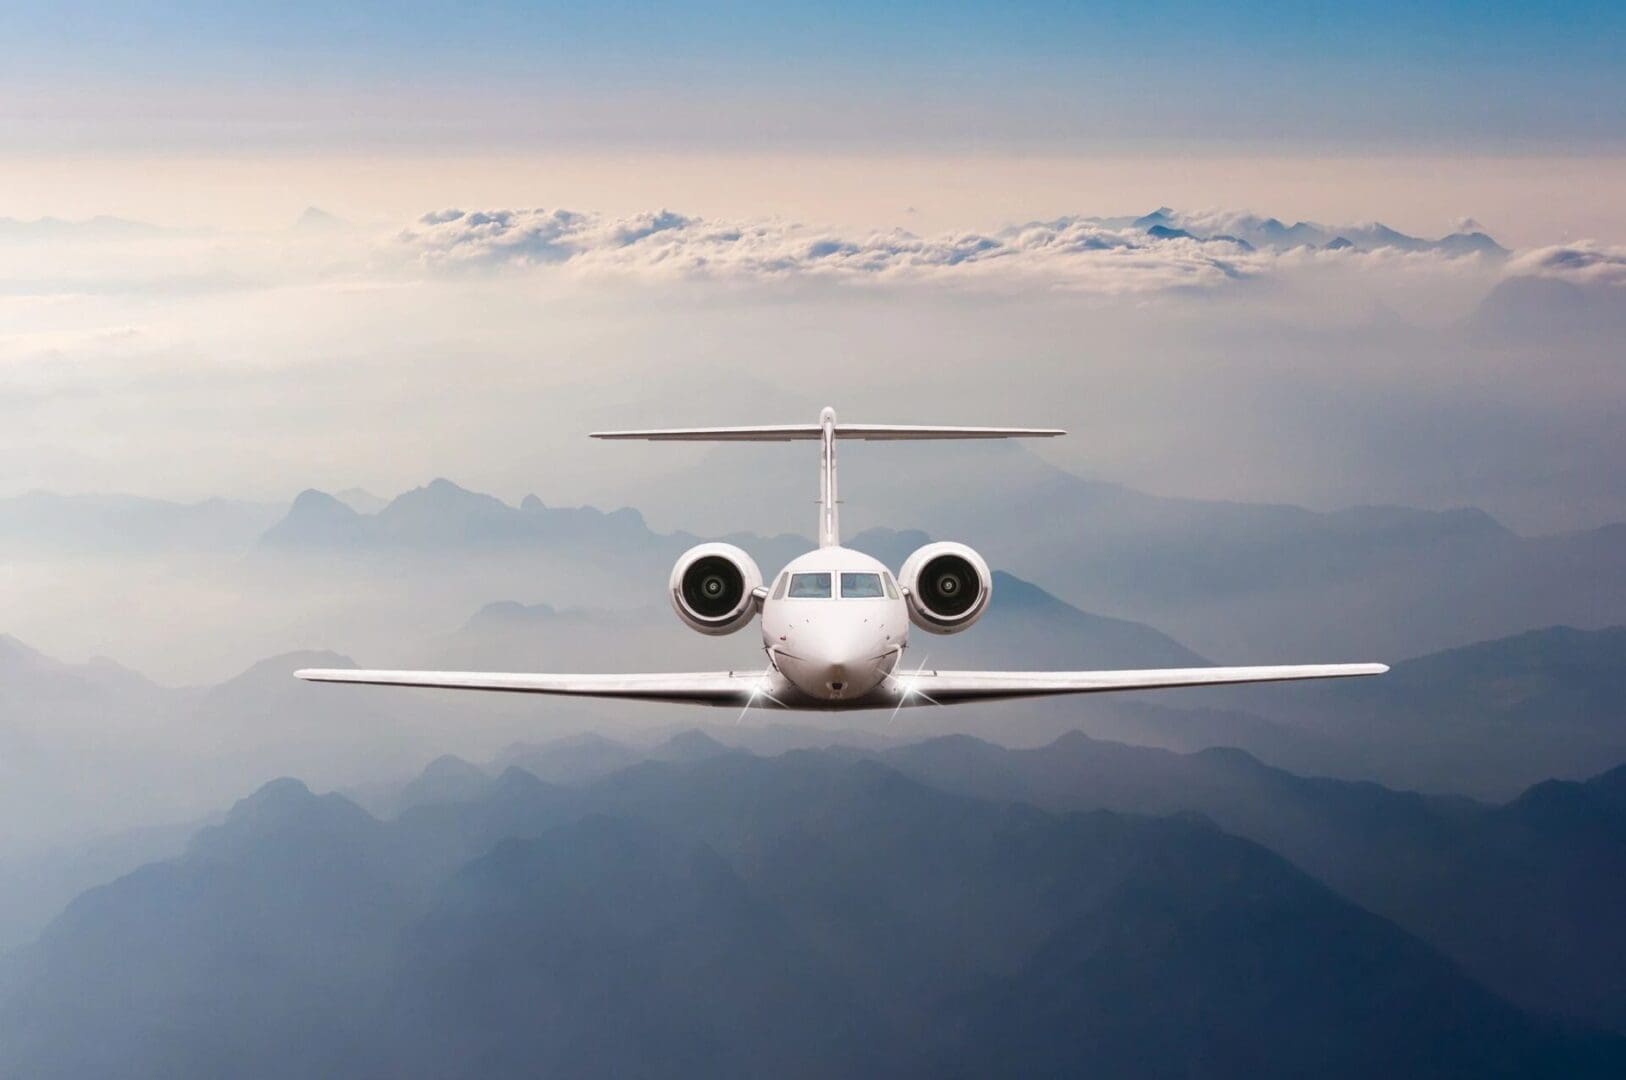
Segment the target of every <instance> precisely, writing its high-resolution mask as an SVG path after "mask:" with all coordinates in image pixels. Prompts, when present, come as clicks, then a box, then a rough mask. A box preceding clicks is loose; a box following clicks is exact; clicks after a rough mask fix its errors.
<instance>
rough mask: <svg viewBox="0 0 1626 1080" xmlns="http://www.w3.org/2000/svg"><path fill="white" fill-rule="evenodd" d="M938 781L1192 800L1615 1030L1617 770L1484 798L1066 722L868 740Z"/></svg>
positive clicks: (981, 792)
mask: <svg viewBox="0 0 1626 1080" xmlns="http://www.w3.org/2000/svg"><path fill="white" fill-rule="evenodd" d="M880 756H881V758H882V760H885V761H886V762H887V763H888V764H890V765H892V766H894V767H896V768H898V769H900V770H901V771H903V772H905V773H906V774H908V775H910V776H912V777H914V778H916V779H918V780H920V781H922V782H924V783H928V784H931V785H933V786H935V787H940V788H942V789H944V790H948V791H954V792H959V793H962V794H967V795H974V796H977V797H980V798H990V799H1007V800H1020V801H1024V802H1031V803H1033V804H1035V805H1038V806H1041V807H1044V808H1046V809H1049V810H1053V811H1069V810H1093V809H1108V810H1114V811H1120V812H1123V811H1128V812H1135V813H1153V814H1178V813H1199V814H1202V815H1204V816H1205V817H1208V818H1210V819H1212V820H1213V821H1215V822H1216V823H1218V824H1219V825H1220V826H1221V827H1222V828H1224V829H1226V830H1228V831H1230V832H1233V833H1236V834H1237V835H1239V836H1245V837H1247V838H1249V839H1251V840H1254V841H1256V842H1258V843H1260V844H1263V845H1264V846H1266V847H1268V848H1270V849H1271V850H1273V851H1276V852H1278V853H1280V854H1282V855H1283V856H1285V857H1286V858H1288V859H1290V860H1291V861H1292V862H1293V863H1295V864H1296V865H1298V866H1300V867H1303V868H1304V869H1306V870H1308V871H1309V872H1310V873H1312V874H1314V875H1315V876H1316V877H1318V878H1320V879H1321V880H1322V881H1324V882H1326V883H1327V884H1328V885H1330V886H1332V887H1333V888H1334V889H1336V890H1338V891H1339V892H1340V893H1342V894H1343V895H1345V896H1348V897H1350V898H1351V899H1353V900H1355V901H1356V902H1357V903H1359V904H1361V905H1362V906H1364V907H1366V908H1369V909H1370V910H1372V911H1375V912H1378V913H1379V914H1381V915H1384V916H1386V917H1389V918H1392V919H1395V920H1396V921H1398V922H1399V923H1400V924H1401V925H1402V926H1404V927H1405V928H1407V929H1408V930H1411V931H1412V932H1414V933H1417V934H1418V935H1420V936H1421V937H1422V938H1423V939H1424V940H1426V941H1428V942H1429V943H1430V944H1432V945H1434V946H1435V947H1437V948H1440V949H1442V950H1443V951H1445V952H1446V953H1447V954H1448V955H1450V956H1451V957H1452V958H1453V959H1455V960H1456V961H1457V962H1458V963H1460V964H1462V965H1463V967H1464V968H1465V969H1466V970H1467V971H1469V972H1470V973H1472V974H1474V975H1475V976H1477V977H1479V978H1481V979H1483V980H1485V981H1486V982H1487V983H1488V984H1489V985H1490V986H1491V987H1492V988H1493V989H1495V990H1497V991H1498V992H1500V993H1502V994H1505V995H1506V996H1508V997H1509V998H1511V999H1513V1000H1515V1001H1518V1002H1520V1003H1521V1004H1523V1005H1525V1006H1526V1007H1528V1008H1532V1009H1536V1010H1538V1011H1544V1012H1555V1013H1565V1014H1568V1015H1571V1016H1576V1017H1580V1018H1583V1019H1586V1020H1588V1021H1591V1022H1593V1023H1597V1024H1603V1025H1607V1026H1609V1027H1611V1028H1613V1029H1615V1030H1618V1031H1622V1032H1626V981H1623V980H1622V979H1621V977H1620V972H1621V971H1622V970H1626V920H1623V919H1622V918H1621V916H1620V912H1621V911H1623V910H1626V766H1623V767H1621V768H1617V769H1614V770H1612V771H1611V772H1609V773H1606V774H1604V775H1602V776H1599V777H1597V778H1595V779H1593V780H1590V781H1587V782H1585V783H1568V782H1559V781H1548V782H1545V783H1542V784H1539V785H1537V786H1535V787H1533V788H1531V789H1530V790H1528V791H1526V792H1525V793H1524V794H1522V795H1521V796H1519V797H1518V798H1517V799H1515V800H1513V801H1512V802H1510V803H1508V804H1506V805H1503V806H1499V807H1493V806H1489V805H1486V804H1481V803H1474V802H1471V801H1469V800H1466V799H1457V798H1441V797H1429V796H1421V795H1417V794H1413V793H1410V792H1404V791H1395V790H1392V789H1389V788H1385V787H1381V786H1379V785H1376V784H1372V783H1369V782H1360V783H1357V782H1348V781H1338V780H1325V779H1306V778H1302V777H1298V776H1294V775H1292V774H1291V773H1287V772H1284V771H1282V770H1280V769H1273V768H1270V767H1268V766H1266V765H1263V764H1261V763H1260V762H1259V761H1257V760H1256V759H1254V758H1251V757H1249V756H1248V755H1246V754H1243V753H1241V752H1239V751H1235V750H1209V751H1204V752H1202V753H1199V754H1191V755H1184V754H1172V753H1169V752H1168V751H1164V750H1156V749H1150V748H1145V747H1130V746H1122V745H1119V744H1115V743H1105V742H1097V741H1094V740H1091V739H1087V738H1085V737H1083V736H1082V735H1077V734H1074V735H1069V736H1066V737H1064V738H1062V739H1060V740H1058V741H1057V742H1055V743H1054V744H1052V745H1050V746H1047V747H1043V748H1041V749H1037V750H1006V749H1003V748H1000V747H997V746H992V745H990V744H988V743H984V742H979V741H978V740H975V739H970V738H966V737H964V736H958V737H948V738H942V739H936V740H931V741H928V742H924V743H920V744H916V745H911V746H905V747H900V748H897V749H895V750H889V751H885V752H883V753H882V754H881V755H880Z"/></svg>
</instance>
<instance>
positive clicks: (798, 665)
mask: <svg viewBox="0 0 1626 1080" xmlns="http://www.w3.org/2000/svg"><path fill="white" fill-rule="evenodd" d="M866 629H867V627H866V626H865V625H863V624H860V625H859V626H857V627H843V628H836V627H821V628H820V632H819V633H816V634H807V635H806V636H805V637H804V638H803V639H802V640H798V641H795V642H791V643H790V644H791V646H792V648H791V650H789V651H792V652H794V654H795V657H796V659H795V660H794V661H793V662H787V663H786V664H784V668H785V673H786V674H787V675H788V676H790V678H791V681H792V682H794V683H796V685H797V686H798V687H799V688H800V689H801V690H802V691H803V692H804V693H806V694H808V695H810V696H812V697H816V698H821V699H824V700H831V701H840V700H850V699H852V698H856V697H861V696H863V695H864V694H867V693H869V692H870V691H871V690H873V689H874V688H875V687H876V685H877V684H878V683H880V681H881V679H882V678H884V677H885V674H886V672H885V670H884V668H883V667H882V666H881V663H880V661H879V660H877V659H876V657H877V656H878V655H879V654H881V653H883V652H884V651H885V650H884V649H883V648H882V647H881V645H880V643H878V642H877V641H875V640H873V639H874V638H875V637H877V636H879V635H875V634H867V633H865V632H864V631H865V630H866Z"/></svg>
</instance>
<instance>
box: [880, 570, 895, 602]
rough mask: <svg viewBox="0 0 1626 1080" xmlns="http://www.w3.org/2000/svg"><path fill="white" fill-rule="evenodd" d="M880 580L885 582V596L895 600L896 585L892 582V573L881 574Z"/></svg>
mask: <svg viewBox="0 0 1626 1080" xmlns="http://www.w3.org/2000/svg"><path fill="white" fill-rule="evenodd" d="M881 580H882V581H884V582H886V598H887V599H888V600H896V599H897V598H898V587H897V586H896V585H894V584H893V583H892V575H891V574H882V575H881Z"/></svg>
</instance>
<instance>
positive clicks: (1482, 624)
mask: <svg viewBox="0 0 1626 1080" xmlns="http://www.w3.org/2000/svg"><path fill="white" fill-rule="evenodd" d="M873 453H875V451H873V450H872V449H871V448H869V447H868V446H866V445H865V444H862V443H855V444H854V446H853V447H852V448H850V449H844V450H843V454H844V457H843V466H844V472H843V478H842V480H843V483H842V494H843V498H844V500H845V503H844V506H843V515H844V520H845V522H846V523H847V528H848V530H849V532H850V533H851V534H852V535H853V536H855V537H857V536H858V535H860V534H862V533H863V532H864V531H865V530H866V529H867V528H870V527H874V526H881V527H885V528H889V529H898V528H902V527H904V526H908V527H910V528H912V529H918V530H921V533H922V535H930V536H931V537H932V538H934V539H955V540H961V541H964V542H967V543H970V544H971V545H972V546H973V547H975V548H976V549H977V550H978V551H980V552H982V553H983V555H984V556H985V557H986V558H987V559H988V560H989V562H990V563H991V564H992V565H994V566H998V567H1000V568H1002V569H1005V570H1007V571H1009V572H1011V573H1013V574H1016V575H1017V576H1019V577H1022V578H1024V579H1026V580H1028V581H1032V582H1035V583H1037V584H1039V585H1041V586H1043V587H1044V588H1045V589H1046V590H1048V591H1049V592H1051V593H1053V594H1054V595H1056V596H1058V597H1059V598H1061V599H1062V600H1065V601H1066V602H1068V603H1070V604H1073V605H1075V606H1077V607H1079V608H1081V609H1083V610H1086V611H1093V612H1099V613H1102V614H1108V615H1112V616H1116V617H1119V618H1124V619H1130V620H1134V621H1136V622H1141V623H1146V624H1149V625H1152V626H1156V627H1158V628H1159V629H1160V630H1162V631H1164V632H1165V633H1168V634H1170V635H1172V636H1173V637H1175V638H1177V639H1178V640H1180V641H1181V642H1183V643H1184V644H1185V645H1187V646H1189V647H1190V648H1192V649H1193V650H1195V651H1196V652H1198V653H1201V654H1202V655H1204V656H1207V657H1210V658H1211V659H1213V660H1214V661H1216V662H1221V663H1249V662H1259V661H1260V660H1261V659H1269V660H1272V661H1282V662H1287V661H1303V662H1321V661H1326V660H1327V659H1329V658H1336V659H1349V658H1354V659H1360V658H1369V659H1380V660H1388V659H1393V658H1397V657H1405V656H1415V655H1419V654H1422V653H1426V652H1432V651H1435V650H1438V649H1443V648H1450V647H1454V646H1457V645H1460V644H1462V643H1463V642H1464V641H1467V640H1475V639H1483V638H1491V637H1500V636H1503V635H1507V634H1512V633H1518V632H1521V631H1524V630H1527V629H1529V628H1530V627H1532V626H1548V625H1553V624H1555V623H1565V624H1568V625H1572V626H1583V627H1601V626H1609V625H1614V624H1618V623H1623V622H1626V543H1621V542H1620V535H1619V534H1620V533H1621V532H1622V530H1623V529H1626V526H1622V527H1609V528H1604V529H1595V530H1586V531H1583V532H1577V533H1570V534H1562V535H1557V536H1548V537H1533V538H1527V537H1521V536H1519V535H1517V534H1515V533H1513V532H1512V531H1510V530H1509V529H1507V528H1506V527H1505V526H1503V525H1502V524H1501V523H1500V522H1498V521H1497V520H1496V519H1495V518H1493V517H1491V516H1490V515H1488V514H1486V513H1484V512H1483V511H1480V510H1475V509H1469V508H1464V509H1458V510H1444V511H1431V510H1417V509H1410V508H1405V507H1394V506H1363V507H1353V508H1349V509H1344V510H1337V511H1330V512H1322V511H1315V510H1309V509H1305V508H1303V507H1297V506H1289V505H1270V504H1260V503H1237V502H1224V501H1218V500H1205V499H1186V498H1173V497H1162V496H1155V495H1149V494H1146V493H1144V492H1140V491H1136V490H1133V489H1131V488H1127V487H1124V486H1122V485H1118V484H1112V483H1106V482H1102V481H1097V480H1089V479H1084V478H1081V477H1079V476H1075V475H1073V474H1071V473H1068V472H1066V471H1065V470H1062V469H1059V468H1056V467H1055V466H1053V465H1051V464H1049V463H1048V462H1046V461H1044V460H1043V459H1042V458H1040V457H1038V456H1036V455H1035V454H1033V453H1032V452H1030V451H1027V450H1025V449H1023V448H1021V447H1018V446H1004V447H998V446H996V447H986V446H967V447H955V446H950V447H949V448H947V449H944V448H941V447H933V446H931V445H930V444H919V445H913V444H909V443H893V444H887V446H886V458H885V461H884V462H883V461H881V460H879V459H878V458H876V459H874V460H870V459H869V457H868V455H870V454H873ZM744 460H745V459H741V458H740V457H739V456H737V455H734V456H729V455H716V456H708V457H707V458H705V459H703V460H702V462H701V463H700V464H698V465H696V466H695V467H694V469H693V470H692V473H691V474H689V475H686V476H680V477H668V478H666V479H665V481H664V487H665V489H666V491H667V492H671V491H681V492H683V493H684V505H685V507H686V510H684V511H683V512H684V513H685V514H687V515H688V516H689V517H690V518H691V519H695V518H704V517H707V516H714V517H718V518H721V517H723V516H724V514H723V508H722V507H721V506H720V507H719V509H718V511H717V512H716V513H715V514H712V515H708V514H707V507H708V504H707V503H706V502H705V494H704V493H705V492H708V491H719V492H727V493H728V498H729V501H730V504H731V505H739V504H740V503H743V504H746V505H752V504H761V505H775V504H776V502H782V492H783V491H784V490H785V489H786V488H787V487H788V486H789V485H791V484H793V483H794V482H795V480H796V478H797V477H798V476H804V475H805V472H806V463H805V461H804V460H802V459H799V458H785V459H780V458H777V457H774V456H771V455H770V456H769V457H767V458H765V459H764V460H763V461H761V462H759V461H758V460H757V458H756V457H752V458H750V459H749V461H748V463H746V464H742V461H744ZM697 493H698V494H697ZM643 498H647V499H648V500H649V502H648V503H647V504H646V503H645V502H642V501H640V503H639V504H640V505H646V506H647V507H649V508H653V507H657V506H659V507H661V508H662V510H663V512H666V513H671V512H672V511H671V510H670V509H669V507H668V502H667V500H669V498H670V496H669V494H662V493H660V492H656V491H653V490H652V491H648V492H646V493H645V494H644V495H643V496H640V499H643ZM1035 507H1042V508H1043V526H1044V527H1043V528H1036V527H1035V518H1034V514H1035V509H1034V508H1035ZM652 512H653V509H652ZM890 557H895V553H894V555H893V556H889V558H890ZM974 636H975V631H973V632H972V633H971V634H969V635H967V637H968V638H970V637H974Z"/></svg>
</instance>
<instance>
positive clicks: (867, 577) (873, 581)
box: [841, 574, 886, 600]
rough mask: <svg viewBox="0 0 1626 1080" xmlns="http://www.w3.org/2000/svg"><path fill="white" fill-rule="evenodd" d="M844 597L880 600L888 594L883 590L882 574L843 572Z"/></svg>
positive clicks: (842, 588) (842, 587) (842, 592)
mask: <svg viewBox="0 0 1626 1080" xmlns="http://www.w3.org/2000/svg"><path fill="white" fill-rule="evenodd" d="M841 595H842V598H843V599H859V600H878V599H880V598H882V597H884V596H885V595H886V593H884V592H882V591H881V575H880V574H842V575H841Z"/></svg>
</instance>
